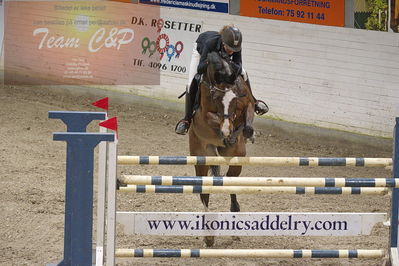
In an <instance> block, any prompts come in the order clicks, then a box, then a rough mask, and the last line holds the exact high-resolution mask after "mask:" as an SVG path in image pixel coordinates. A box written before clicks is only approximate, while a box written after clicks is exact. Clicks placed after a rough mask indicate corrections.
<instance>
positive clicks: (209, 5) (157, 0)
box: [140, 0, 229, 13]
mask: <svg viewBox="0 0 399 266" xmlns="http://www.w3.org/2000/svg"><path fill="white" fill-rule="evenodd" d="M140 4H150V5H160V6H166V7H177V8H186V9H195V10H202V11H211V12H220V13H229V1H228V0H218V1H214V0H208V1H197V0H140Z"/></svg>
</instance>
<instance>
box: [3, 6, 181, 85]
mask: <svg viewBox="0 0 399 266" xmlns="http://www.w3.org/2000/svg"><path fill="white" fill-rule="evenodd" d="M6 9H7V13H6V17H5V19H6V35H5V44H4V59H5V62H4V63H5V82H6V83H7V84H13V83H15V82H16V83H19V84H21V83H24V84H43V83H44V84H49V83H50V84H102V85H111V84H115V85H151V84H159V81H160V74H159V73H160V70H159V65H158V64H159V62H160V60H159V57H158V56H155V55H154V56H153V58H152V59H151V63H149V61H148V55H146V54H145V51H144V50H143V46H145V45H143V43H144V44H145V41H144V40H149V41H148V43H151V41H154V40H157V38H158V36H159V30H158V29H159V28H158V26H157V22H158V21H159V20H160V17H159V7H154V6H145V5H132V4H125V3H119V2H111V1H104V2H103V1H101V2H97V1H94V2H93V1H87V2H85V1H81V2H80V1H59V2H58V1H51V2H46V1H43V2H40V1H39V2H37V1H35V2H22V1H21V2H20V1H18V2H14V1H7V2H6ZM176 41H177V40H176ZM176 41H175V43H176ZM175 43H173V44H175ZM176 50H179V51H180V50H181V48H179V46H178V48H175V53H176Z"/></svg>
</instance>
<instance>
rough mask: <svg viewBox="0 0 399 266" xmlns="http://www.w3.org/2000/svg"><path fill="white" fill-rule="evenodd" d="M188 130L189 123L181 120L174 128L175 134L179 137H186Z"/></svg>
mask: <svg viewBox="0 0 399 266" xmlns="http://www.w3.org/2000/svg"><path fill="white" fill-rule="evenodd" d="M189 128H190V121H188V120H185V119H182V120H180V121H179V122H178V123H177V125H176V127H175V132H176V134H179V135H186V134H187V132H188V129H189Z"/></svg>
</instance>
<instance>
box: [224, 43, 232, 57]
mask: <svg viewBox="0 0 399 266" xmlns="http://www.w3.org/2000/svg"><path fill="white" fill-rule="evenodd" d="M223 48H224V50H225V51H226V53H228V54H229V55H232V54H233V53H234V51H232V50H230V49H229V48H228V47H227V46H226V45H225V44H223Z"/></svg>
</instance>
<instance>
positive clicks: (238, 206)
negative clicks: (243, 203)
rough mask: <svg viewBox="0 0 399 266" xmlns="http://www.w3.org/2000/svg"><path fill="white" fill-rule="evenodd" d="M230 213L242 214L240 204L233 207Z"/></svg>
mask: <svg viewBox="0 0 399 266" xmlns="http://www.w3.org/2000/svg"><path fill="white" fill-rule="evenodd" d="M230 212H240V204H238V203H237V204H236V205H231V207H230Z"/></svg>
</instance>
